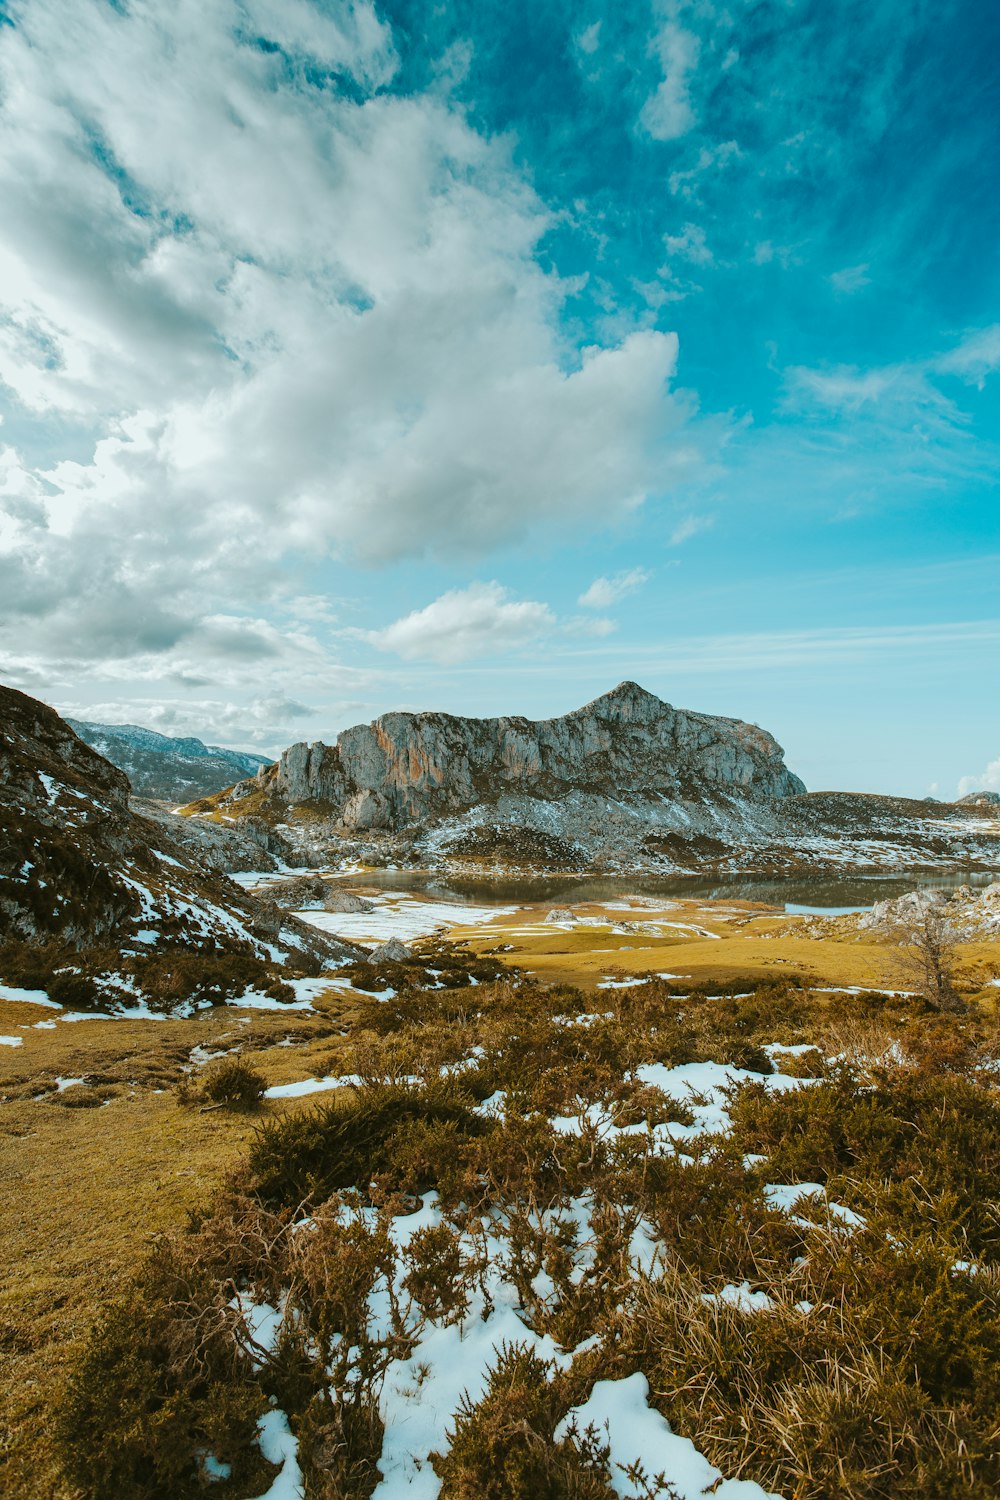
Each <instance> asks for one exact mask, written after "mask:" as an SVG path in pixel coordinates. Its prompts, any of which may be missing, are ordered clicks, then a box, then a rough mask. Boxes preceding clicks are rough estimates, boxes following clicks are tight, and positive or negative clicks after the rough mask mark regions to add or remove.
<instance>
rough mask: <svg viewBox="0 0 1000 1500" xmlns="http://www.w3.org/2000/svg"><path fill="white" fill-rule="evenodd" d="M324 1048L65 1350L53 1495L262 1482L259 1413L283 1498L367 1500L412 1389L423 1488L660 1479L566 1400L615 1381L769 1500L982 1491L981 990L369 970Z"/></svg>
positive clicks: (995, 1418) (997, 1421)
mask: <svg viewBox="0 0 1000 1500" xmlns="http://www.w3.org/2000/svg"><path fill="white" fill-rule="evenodd" d="M327 1046H328V1048H329V1051H328V1054H327V1058H326V1063H327V1066H328V1067H329V1068H330V1069H331V1070H332V1071H333V1072H335V1073H339V1074H341V1075H343V1076H344V1077H348V1078H349V1079H350V1080H351V1081H350V1084H348V1085H345V1086H343V1087H340V1088H335V1089H333V1090H332V1091H331V1092H330V1093H329V1094H327V1095H326V1096H325V1098H324V1101H323V1102H321V1103H319V1104H316V1103H315V1102H314V1101H312V1100H310V1099H306V1100H304V1101H303V1102H301V1103H296V1105H295V1107H294V1108H290V1109H287V1110H285V1111H283V1112H282V1113H280V1114H269V1115H267V1116H266V1117H265V1118H264V1119H263V1121H262V1123H261V1124H260V1125H259V1127H258V1128H257V1129H256V1131H255V1133H253V1134H252V1136H251V1137H250V1139H249V1140H248V1142H247V1144H246V1148H245V1150H244V1153H243V1155H242V1157H241V1158H240V1159H239V1160H238V1162H237V1164H236V1165H235V1166H234V1168H233V1170H232V1171H231V1172H230V1174H229V1176H228V1178H227V1180H226V1182H225V1184H224V1185H223V1187H222V1188H221V1189H220V1190H219V1191H218V1192H216V1193H215V1194H214V1196H212V1197H211V1199H210V1200H208V1201H206V1202H205V1203H203V1204H202V1205H201V1206H200V1207H197V1208H195V1209H193V1210H192V1212H191V1213H190V1215H189V1218H188V1222H187V1223H186V1225H185V1226H184V1227H183V1228H181V1229H178V1230H175V1231H173V1232H170V1233H168V1234H165V1235H163V1236H161V1237H160V1238H159V1239H158V1240H157V1241H156V1243H155V1245H154V1246H153V1248H152V1250H151V1252H150V1255H149V1258H148V1260H147V1262H146V1264H145V1265H144V1266H143V1267H142V1268H141V1269H140V1270H139V1272H138V1273H137V1274H136V1275H135V1276H134V1278H133V1279H132V1280H131V1281H129V1282H126V1283H125V1284H124V1285H123V1286H122V1287H121V1288H120V1290H119V1292H118V1293H117V1295H116V1296H115V1297H113V1298H112V1299H111V1300H110V1302H109V1303H108V1305H107V1306H106V1307H105V1310H104V1312H103V1314H102V1316H101V1318H100V1319H99V1321H98V1323H97V1325H96V1326H95V1328H94V1329H93V1331H92V1333H91V1335H90V1337H89V1339H88V1340H87V1341H86V1342H85V1343H84V1345H83V1346H82V1348H81V1351H80V1353H79V1354H78V1356H77V1358H76V1361H75V1363H74V1364H73V1366H72V1368H71V1369H70V1370H69V1371H68V1373H67V1376H66V1378H65V1380H64V1382H63V1390H62V1396H61V1401H60V1408H59V1415H58V1423H57V1427H58V1447H59V1452H60V1455H61V1460H60V1461H61V1464H62V1467H63V1472H64V1476H65V1482H66V1484H67V1485H68V1486H70V1487H72V1492H73V1493H76V1494H78V1495H80V1496H87V1497H94V1500H98V1497H103V1496H108V1495H112V1494H113V1495H115V1496H116V1497H121V1500H144V1497H153V1496H156V1497H158V1500H159V1497H166V1500H169V1497H182V1496H183V1497H186V1496H190V1495H194V1494H198V1493H201V1492H202V1489H205V1490H206V1491H208V1490H210V1492H211V1493H212V1494H213V1495H215V1496H217V1497H219V1500H237V1497H239V1500H244V1497H249V1496H256V1495H260V1494H262V1493H263V1492H264V1491H265V1490H266V1489H267V1488H268V1486H269V1484H270V1483H271V1482H272V1480H273V1479H274V1478H275V1476H276V1475H277V1473H278V1459H277V1458H275V1456H274V1455H275V1450H274V1448H273V1446H272V1447H269V1445H268V1442H267V1441H265V1434H266V1433H268V1432H270V1431H271V1430H272V1428H273V1426H274V1424H275V1423H287V1428H288V1431H289V1433H290V1435H291V1436H290V1439H289V1442H290V1443H291V1448H290V1449H288V1450H286V1456H284V1457H283V1458H281V1462H282V1463H283V1465H284V1466H285V1469H286V1470H288V1474H290V1473H291V1469H290V1467H289V1466H291V1465H293V1464H294V1465H296V1466H297V1469H298V1471H299V1472H300V1474H301V1483H302V1484H303V1486H304V1490H305V1494H306V1495H307V1496H309V1497H321V1500H335V1497H336V1500H339V1497H344V1500H347V1497H355V1496H357V1497H365V1496H368V1495H371V1494H372V1493H373V1492H374V1491H375V1489H376V1486H377V1485H378V1484H379V1482H380V1479H381V1478H383V1477H385V1476H386V1475H401V1474H403V1473H404V1469H405V1462H406V1461H407V1460H405V1458H404V1457H401V1456H400V1452H399V1431H400V1417H401V1414H406V1413H410V1414H411V1416H412V1414H413V1413H414V1412H420V1413H422V1414H423V1415H422V1417H421V1420H422V1421H424V1423H425V1425H426V1423H427V1422H428V1421H430V1418H429V1417H428V1415H427V1414H428V1413H433V1412H434V1411H437V1410H439V1409H440V1411H441V1412H442V1413H443V1415H442V1416H441V1418H440V1421H439V1423H438V1426H437V1428H433V1423H432V1424H431V1426H430V1427H429V1428H428V1429H427V1444H426V1453H425V1455H424V1457H425V1461H426V1462H427V1463H429V1464H430V1465H431V1467H432V1468H433V1471H434V1473H435V1474H436V1476H437V1477H438V1479H439V1481H440V1485H441V1489H440V1493H441V1496H442V1497H443V1500H464V1497H471V1496H497V1497H500V1496H525V1497H527V1496H531V1497H552V1500H570V1497H576V1500H590V1497H595V1500H610V1497H611V1496H612V1495H614V1494H615V1493H619V1494H621V1493H628V1494H633V1495H635V1496H646V1497H652V1496H654V1495H660V1496H664V1497H670V1496H671V1495H673V1494H677V1493H679V1491H678V1490H676V1489H675V1488H674V1486H673V1483H672V1478H671V1473H670V1472H663V1473H660V1472H658V1471H654V1468H653V1467H649V1466H648V1465H647V1467H648V1472H647V1471H646V1470H643V1469H642V1464H641V1463H640V1462H639V1461H640V1460H643V1462H645V1461H646V1458H645V1453H644V1450H643V1447H642V1446H640V1445H639V1443H638V1439H637V1446H636V1447H635V1449H634V1451H633V1452H632V1453H631V1456H630V1458H627V1459H623V1458H622V1451H623V1449H622V1444H623V1441H624V1445H625V1451H626V1452H627V1448H628V1434H627V1433H626V1434H625V1436H624V1439H623V1436H622V1431H621V1429H620V1428H619V1429H617V1430H616V1428H615V1426H614V1423H611V1424H610V1425H609V1426H608V1427H604V1426H602V1425H601V1424H600V1423H599V1422H594V1421H592V1420H587V1419H586V1418H587V1413H586V1412H581V1409H582V1408H584V1407H585V1406H587V1403H588V1402H590V1403H591V1407H592V1405H593V1401H594V1399H595V1398H596V1397H597V1396H598V1394H599V1393H601V1392H605V1393H606V1392H608V1391H612V1390H621V1389H624V1388H625V1386H624V1383H626V1382H632V1381H633V1380H634V1379H635V1377H637V1376H641V1377H642V1379H643V1380H644V1381H645V1385H644V1386H643V1387H642V1388H643V1389H644V1390H648V1408H649V1410H648V1411H645V1412H644V1420H647V1419H648V1420H650V1421H655V1422H657V1423H660V1427H661V1429H662V1432H663V1434H664V1439H663V1440H664V1442H669V1441H673V1439H671V1438H670V1434H669V1433H668V1432H667V1429H666V1427H665V1426H664V1425H663V1424H662V1422H660V1419H661V1418H665V1419H666V1422H667V1423H669V1426H670V1428H671V1429H672V1431H673V1433H674V1434H679V1435H683V1436H686V1437H689V1438H690V1439H691V1440H692V1442H693V1443H694V1445H695V1447H696V1448H697V1449H698V1450H700V1452H701V1453H702V1454H703V1455H704V1456H705V1458H706V1459H707V1460H708V1461H709V1462H710V1463H711V1464H713V1465H716V1466H717V1467H718V1470H721V1472H722V1474H723V1475H725V1476H726V1477H727V1478H740V1479H745V1480H754V1481H757V1482H758V1483H759V1484H760V1485H761V1486H763V1488H764V1489H765V1490H769V1491H774V1492H776V1493H777V1494H780V1495H783V1496H787V1497H795V1500H834V1497H847V1500H852V1497H856V1500H862V1497H863V1500H883V1497H884V1500H901V1497H917V1496H935V1497H940V1500H950V1497H959V1496H961V1497H971V1500H979V1497H982V1500H986V1497H990V1496H994V1495H995V1494H996V1493H997V1492H998V1490H1000V1447H998V1441H997V1433H998V1431H1000V1300H998V1288H1000V1096H998V1093H997V1089H996V1077H997V1069H998V1067H1000V1026H998V1024H997V1021H996V1019H995V1017H994V1015H993V1014H992V1013H991V1011H990V1009H989V1008H988V1006H986V1005H985V1004H983V1003H972V1004H968V1005H967V1006H966V1007H965V1008H963V1010H961V1011H958V1010H950V1011H947V1012H944V1011H942V1009H941V1008H940V1005H939V1004H937V1003H936V1001H935V1000H933V999H925V998H921V997H919V996H913V995H908V996H893V995H885V994H877V993H860V994H850V993H846V992H843V993H826V992H820V991H817V990H816V989H813V988H810V987H809V986H808V985H807V984H806V983H805V982H804V981H803V980H802V979H801V978H798V977H796V976H794V975H788V976H783V977H782V978H780V979H774V980H764V981H762V980H761V979H760V977H759V976H757V977H748V978H743V979H741V978H739V977H734V978H733V979H732V981H731V982H729V983H727V984H725V985H723V986H720V987H718V988H712V987H710V986H709V985H708V984H698V985H696V986H695V987H693V988H692V987H690V986H689V985H687V984H685V983H683V982H679V981H678V982H673V981H671V982H668V981H665V980H663V979H658V978H651V979H650V980H648V981H647V982H645V983H642V984H637V985H632V986H629V985H622V986H621V987H618V988H609V989H605V990H602V991H598V992H597V993H596V994H595V993H594V992H584V991H582V990H580V989H577V988H576V987H574V986H571V985H559V984H556V985H549V986H545V985H541V984H539V983H536V982H533V981H531V980H530V979H525V978H522V977H519V978H517V979H513V980H507V981H500V982H483V983H479V984H477V985H473V986H471V987H470V986H465V987H462V988H458V989H443V988H437V989H433V990H419V989H416V988H412V987H411V988H408V989H406V990H404V991H402V992H401V993H399V994H398V995H396V996H393V997H389V998H386V999H379V998H376V997H375V996H372V997H370V998H365V997H363V996H362V997H360V998H358V1000H357V1003H356V1005H355V1008H354V1011H353V1013H352V1016H351V1025H350V1027H349V1028H348V1029H347V1032H346V1034H345V1035H343V1036H338V1037H337V1038H336V1039H335V1040H331V1039H328V1041H327ZM219 1071H220V1073H221V1071H222V1069H221V1068H220V1070H219ZM216 1076H218V1075H216ZM494 1330H496V1331H497V1332H498V1334H499V1333H500V1332H502V1333H503V1334H504V1336H503V1337H502V1338H499V1337H498V1339H497V1341H496V1343H495V1344H494V1345H492V1346H490V1348H489V1349H488V1351H487V1354H486V1355H483V1354H482V1353H481V1349H482V1341H483V1337H484V1332H485V1333H490V1332H491V1331H494ZM511 1330H514V1335H513V1336H511ZM442 1349H446V1350H451V1351H452V1354H453V1355H454V1354H455V1352H456V1351H457V1355H458V1357H459V1358H460V1359H461V1358H462V1357H463V1355H462V1351H464V1359H465V1361H466V1363H465V1366H464V1368H463V1369H462V1372H461V1381H462V1382H464V1384H461V1383H460V1385H459V1387H458V1388H457V1389H456V1390H455V1391H454V1392H453V1393H451V1394H448V1393H447V1392H445V1385H446V1381H447V1378H448V1375H449V1368H448V1367H449V1358H446V1357H442V1356H441V1354H440V1351H441V1350H442ZM477 1361H478V1363H477ZM451 1363H454V1359H451ZM451 1375H452V1378H454V1373H453V1371H452V1372H451ZM615 1383H620V1384H615ZM629 1389H632V1385H631V1384H630V1385H629ZM407 1403H409V1405H408V1404H407ZM442 1403H444V1404H443V1405H442ZM590 1409H591V1408H590V1407H588V1410H590ZM657 1414H659V1415H657ZM404 1425H405V1424H404ZM417 1426H418V1427H419V1426H420V1423H419V1421H418V1422H417ZM421 1430H422V1429H421ZM637 1430H638V1429H637ZM288 1453H291V1454H292V1456H287V1455H288ZM269 1454H270V1459H273V1461H270V1460H269V1456H268V1455H269ZM628 1469H631V1477H630V1478H628V1477H627V1476H626V1470H628ZM288 1474H286V1476H285V1477H286V1478H287V1477H288ZM709 1477H710V1476H709ZM673 1479H674V1480H676V1479H677V1476H676V1474H675V1475H674V1476H673ZM677 1482H678V1483H679V1481H677ZM623 1486H624V1488H623Z"/></svg>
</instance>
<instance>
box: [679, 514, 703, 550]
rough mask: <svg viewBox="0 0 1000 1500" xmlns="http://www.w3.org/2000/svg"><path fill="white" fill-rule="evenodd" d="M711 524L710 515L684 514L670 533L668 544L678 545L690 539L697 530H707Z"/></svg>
mask: <svg viewBox="0 0 1000 1500" xmlns="http://www.w3.org/2000/svg"><path fill="white" fill-rule="evenodd" d="M712 524H713V521H712V517H711V516H685V517H684V519H683V521H678V523H677V525H676V526H675V527H674V529H673V531H672V532H671V533H670V545H671V546H672V547H679V546H680V545H681V544H682V543H683V542H687V541H690V539H691V537H693V536H697V535H698V533H699V531H707V530H708V528H709V527H710V526H711V525H712Z"/></svg>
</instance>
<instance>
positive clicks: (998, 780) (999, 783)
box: [958, 756, 1000, 797]
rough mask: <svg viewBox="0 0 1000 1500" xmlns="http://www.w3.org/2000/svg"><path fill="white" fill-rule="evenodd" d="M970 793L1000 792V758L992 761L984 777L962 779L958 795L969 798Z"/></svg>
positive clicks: (984, 772) (964, 777)
mask: <svg viewBox="0 0 1000 1500" xmlns="http://www.w3.org/2000/svg"><path fill="white" fill-rule="evenodd" d="M970 792H1000V756H998V757H997V759H996V760H991V761H990V763H989V765H988V766H987V767H986V770H985V771H983V773H982V775H980V776H963V777H962V779H961V781H960V782H959V783H958V795H959V796H960V797H967V796H968V795H969V793H970Z"/></svg>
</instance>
